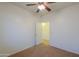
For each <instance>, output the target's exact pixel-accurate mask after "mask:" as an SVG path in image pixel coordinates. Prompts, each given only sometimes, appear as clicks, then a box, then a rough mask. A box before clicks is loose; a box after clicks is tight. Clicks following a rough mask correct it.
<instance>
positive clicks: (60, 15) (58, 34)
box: [46, 5, 79, 54]
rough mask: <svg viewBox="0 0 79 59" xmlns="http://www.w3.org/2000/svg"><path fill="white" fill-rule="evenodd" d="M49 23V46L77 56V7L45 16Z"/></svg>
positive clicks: (78, 37)
mask: <svg viewBox="0 0 79 59" xmlns="http://www.w3.org/2000/svg"><path fill="white" fill-rule="evenodd" d="M46 17H47V18H46V19H49V20H50V23H51V26H50V28H51V39H50V45H52V46H55V47H58V48H61V49H64V50H67V51H71V52H74V53H78V54H79V5H74V6H70V7H67V8H64V9H62V10H56V11H55V12H53V13H52V14H50V15H48V16H46Z"/></svg>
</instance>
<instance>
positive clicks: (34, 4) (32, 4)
mask: <svg viewBox="0 0 79 59" xmlns="http://www.w3.org/2000/svg"><path fill="white" fill-rule="evenodd" d="M33 5H36V4H26V6H33Z"/></svg>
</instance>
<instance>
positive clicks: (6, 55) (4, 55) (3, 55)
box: [0, 54, 11, 57]
mask: <svg viewBox="0 0 79 59" xmlns="http://www.w3.org/2000/svg"><path fill="white" fill-rule="evenodd" d="M9 55H11V54H0V57H8V56H9Z"/></svg>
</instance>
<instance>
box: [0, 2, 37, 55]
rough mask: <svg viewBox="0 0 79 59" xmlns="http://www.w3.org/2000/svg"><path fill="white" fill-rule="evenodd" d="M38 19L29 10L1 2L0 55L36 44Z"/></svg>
mask: <svg viewBox="0 0 79 59" xmlns="http://www.w3.org/2000/svg"><path fill="white" fill-rule="evenodd" d="M37 19H38V18H36V17H35V16H33V15H32V14H31V13H30V12H28V11H27V10H24V9H22V8H20V7H17V6H14V5H11V4H9V3H0V56H7V55H9V54H13V53H16V52H18V51H21V50H23V49H26V48H29V47H32V46H34V45H35V23H36V22H37Z"/></svg>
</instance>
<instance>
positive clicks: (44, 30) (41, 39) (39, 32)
mask: <svg viewBox="0 0 79 59" xmlns="http://www.w3.org/2000/svg"><path fill="white" fill-rule="evenodd" d="M49 34H50V33H49V22H38V23H37V24H36V44H40V43H43V44H45V45H48V44H49V42H48V41H49Z"/></svg>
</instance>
